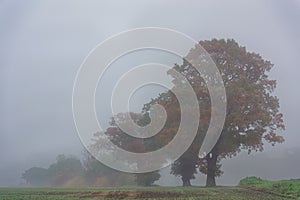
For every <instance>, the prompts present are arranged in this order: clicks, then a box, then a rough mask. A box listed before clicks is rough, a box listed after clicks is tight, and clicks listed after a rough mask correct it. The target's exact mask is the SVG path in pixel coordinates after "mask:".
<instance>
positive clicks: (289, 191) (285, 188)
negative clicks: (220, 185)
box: [239, 177, 300, 200]
mask: <svg viewBox="0 0 300 200" xmlns="http://www.w3.org/2000/svg"><path fill="white" fill-rule="evenodd" d="M239 186H241V187H246V188H249V189H252V190H263V191H270V192H272V193H277V194H282V195H286V196H291V197H294V198H296V199H299V200H300V179H295V180H283V181H267V180H262V179H260V178H257V177H249V178H245V179H243V180H241V181H240V184H239Z"/></svg>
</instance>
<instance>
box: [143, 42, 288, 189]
mask: <svg viewBox="0 0 300 200" xmlns="http://www.w3.org/2000/svg"><path fill="white" fill-rule="evenodd" d="M199 44H200V45H201V46H202V47H203V48H204V49H205V50H206V51H207V52H208V53H209V55H210V56H211V58H212V59H213V61H214V62H215V64H216V66H217V68H218V69H219V71H220V73H221V76H222V79H223V82H224V86H225V90H226V95H227V113H226V119H225V124H224V127H223V130H222V132H221V136H220V138H219V140H218V142H217V143H216V145H215V146H214V148H213V149H212V150H211V152H209V153H208V154H207V156H206V157H205V158H203V159H202V160H198V157H195V155H198V153H199V149H200V145H201V139H203V136H204V135H205V132H206V130H207V127H208V125H209V122H210V114H211V102H210V96H209V92H208V89H207V86H206V84H205V81H204V79H203V78H201V76H203V74H199V72H198V71H197V70H196V69H195V68H194V67H193V66H192V65H191V64H190V63H189V62H187V60H193V61H196V62H199V63H202V62H203V60H202V59H203V57H202V56H201V53H200V52H202V50H201V47H200V46H199V45H196V46H195V47H194V48H193V49H191V50H190V52H189V54H188V55H187V59H185V60H184V61H183V64H182V65H175V66H174V67H173V69H175V70H176V71H178V72H179V73H180V74H182V75H183V76H184V77H185V78H186V79H187V80H188V81H189V83H190V84H191V85H192V87H193V89H194V91H195V93H196V94H197V97H198V100H199V107H200V113H201V117H200V119H199V130H198V134H197V136H196V140H195V141H196V142H193V144H192V145H191V147H190V149H189V150H188V151H187V152H186V153H184V154H183V155H182V156H181V157H180V158H179V159H178V160H177V161H176V162H175V163H174V164H173V165H172V170H171V173H172V174H174V175H180V176H181V177H182V180H183V181H185V179H186V178H188V179H189V180H190V179H192V178H193V174H195V173H196V170H195V169H196V168H197V167H199V168H200V171H201V172H202V173H205V174H206V175H207V182H206V185H207V186H215V185H216V182H215V177H216V176H220V175H221V174H222V171H221V169H220V168H221V164H220V161H221V159H223V158H226V157H232V156H235V155H237V153H239V152H240V151H241V150H247V151H248V153H251V152H252V151H262V150H263V146H264V144H265V143H271V144H272V145H275V144H276V143H281V142H283V141H284V139H283V137H282V136H279V135H278V134H277V131H278V130H283V129H284V123H283V119H282V113H280V112H279V100H278V98H277V97H276V96H274V95H273V91H274V89H275V87H276V81H275V80H271V79H269V76H268V72H269V71H270V70H271V68H272V67H273V64H272V63H271V62H270V61H267V60H264V59H263V58H262V57H261V56H260V55H259V54H257V53H251V52H248V51H246V48H245V47H242V46H240V45H239V44H238V43H237V42H236V41H234V40H223V39H222V40H217V39H213V40H211V41H201V42H199ZM169 72H170V75H171V76H172V72H171V71H169ZM173 78H174V81H176V76H173ZM175 99H176V97H175V95H173V94H172V93H171V92H170V91H168V92H166V93H163V94H160V95H159V96H158V97H157V98H156V99H154V100H152V101H151V102H150V103H149V104H146V106H145V110H147V109H148V108H150V105H153V104H155V103H159V104H162V105H163V106H165V107H166V109H167V110H172V112H173V114H172V118H174V119H175V120H176V119H178V118H179V116H180V109H178V108H179V106H178V102H177V101H176V100H175ZM174 112H175V113H174ZM174 115H175V116H178V117H175V116H174ZM179 122H180V120H177V121H172V122H170V121H169V123H172V125H169V126H168V127H169V129H174V127H176V126H177V127H178V124H179ZM176 123H177V124H176ZM169 129H165V130H163V131H165V134H171V135H172V134H176V133H174V132H173V133H170V130H169ZM183 185H184V184H183Z"/></svg>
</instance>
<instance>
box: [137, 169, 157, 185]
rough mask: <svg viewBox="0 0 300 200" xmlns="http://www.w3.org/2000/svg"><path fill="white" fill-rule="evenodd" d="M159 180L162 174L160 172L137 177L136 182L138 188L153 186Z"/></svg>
mask: <svg viewBox="0 0 300 200" xmlns="http://www.w3.org/2000/svg"><path fill="white" fill-rule="evenodd" d="M159 179H160V174H159V173H158V171H155V172H149V173H142V174H136V175H135V182H136V184H137V185H138V186H152V185H154V182H155V181H157V180H159Z"/></svg>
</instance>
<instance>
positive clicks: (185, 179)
mask: <svg viewBox="0 0 300 200" xmlns="http://www.w3.org/2000/svg"><path fill="white" fill-rule="evenodd" d="M181 180H182V186H183V187H187V186H192V185H191V180H190V179H187V178H181Z"/></svg>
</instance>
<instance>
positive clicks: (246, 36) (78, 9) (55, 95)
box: [0, 0, 300, 187]
mask: <svg viewBox="0 0 300 200" xmlns="http://www.w3.org/2000/svg"><path fill="white" fill-rule="evenodd" d="M299 10H300V2H299V1H297V0H294V1H288V2H283V1H277V2H274V1H264V2H262V1H259V0H257V1H245V2H237V1H226V2H223V1H202V2H200V1H189V3H187V2H185V1H173V2H172V3H170V2H167V1H159V0H151V1H143V2H141V1H132V2H131V3H128V2H126V3H125V2H120V1H109V2H104V1H87V2H86V1H63V2H61V1H47V0H46V1H27V2H26V4H25V2H21V1H17V0H12V1H8V0H7V1H5V0H4V1H1V2H0V24H1V31H0V44H1V45H0V95H1V98H0V110H1V114H0V161H1V162H0V187H9V186H18V185H19V184H20V183H21V182H22V180H21V175H22V173H23V172H24V171H25V170H26V169H29V168H31V167H33V166H37V167H45V168H46V167H48V166H49V165H50V164H51V163H53V162H54V161H55V158H56V156H57V155H59V154H65V155H75V156H77V157H78V158H81V157H82V154H83V151H84V146H83V145H82V143H81V141H80V139H79V136H78V134H77V131H76V127H75V124H74V121H73V114H72V91H73V84H74V81H75V78H76V74H77V71H78V69H79V67H80V65H81V64H82V62H83V60H84V59H85V58H86V56H87V55H88V54H89V52H90V51H91V50H92V49H93V48H94V47H95V46H96V45H97V44H99V43H100V42H103V41H104V40H105V39H106V38H108V37H110V36H111V35H114V34H117V33H119V32H121V31H125V30H128V29H132V28H139V27H165V28H170V29H174V30H178V31H180V32H183V33H185V34H187V35H189V36H191V37H193V38H194V39H195V40H197V41H200V40H210V39H212V38H218V39H221V38H225V39H227V38H234V39H235V40H236V41H238V42H239V44H241V45H243V46H246V48H247V50H248V51H251V52H252V51H253V52H257V53H259V54H260V55H262V57H263V58H264V59H267V60H270V61H271V62H272V63H274V68H273V69H272V71H271V73H270V76H271V78H272V79H275V80H277V88H276V90H275V94H276V96H278V98H279V100H280V111H281V112H282V113H283V114H284V121H285V123H286V130H285V131H283V132H282V135H283V136H284V138H285V142H284V143H283V144H279V145H276V146H275V147H271V146H266V147H265V151H264V152H261V153H260V152H258V153H254V154H251V155H247V153H244V152H243V153H241V154H239V155H238V156H237V157H234V158H232V159H227V160H224V161H223V162H222V164H223V170H224V175H223V176H222V177H221V178H219V179H218V183H219V184H221V185H236V184H237V183H238V181H239V180H240V179H241V178H243V177H247V176H259V177H262V178H266V179H271V180H278V179H291V178H300V172H299V169H300V159H299V153H300V147H299V142H300V137H299V135H298V134H299V133H298V132H299V131H298V129H299V123H298V121H299V120H298V113H299V112H300V106H299V102H300V90H299V89H298V88H297V86H299V85H300V79H299V77H298V75H299V74H300V68H299V66H298V65H299V63H298V60H299V58H298V57H299V52H300V38H299V35H300V26H299V19H300V12H299ZM153 60H155V61H157V62H161V63H165V64H166V65H169V66H171V67H172V66H173V64H174V63H178V62H180V59H179V58H178V57H176V56H174V55H170V54H166V53H163V52H159V53H154V52H152V51H148V52H143V53H141V52H136V53H135V54H133V55H129V57H128V58H121V59H120V60H118V61H117V62H115V63H114V64H113V65H112V67H111V68H110V71H108V72H107V74H106V79H104V80H106V85H107V87H105V90H101V88H100V89H98V90H97V94H96V100H97V105H96V109H97V116H98V119H99V122H100V123H102V124H103V127H108V126H109V120H110V117H111V115H112V114H111V110H110V104H109V100H108V97H110V93H111V89H112V87H113V86H114V83H115V82H116V80H117V79H118V78H119V77H120V75H121V74H122V72H124V71H126V70H128V69H130V68H131V67H132V66H136V65H138V64H141V63H143V62H149V61H153ZM104 78H105V77H104ZM162 91H165V88H162V87H157V86H151V87H150V86H149V87H145V88H144V90H143V88H141V89H140V90H139V91H137V92H136V94H135V95H134V96H133V98H132V100H131V102H130V103H131V104H130V106H131V109H132V111H135V112H139V111H140V110H141V109H142V106H143V104H144V103H147V102H148V101H150V100H151V98H153V97H155V96H156V95H157V94H159V93H160V92H162ZM161 175H162V178H161V179H160V180H159V181H158V182H157V184H160V185H166V186H170V185H180V178H176V177H174V176H172V175H170V174H169V169H168V168H166V169H163V170H162V171H161ZM204 182H205V177H204V176H199V178H197V179H196V180H195V181H194V182H193V183H194V184H195V185H203V184H204Z"/></svg>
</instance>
